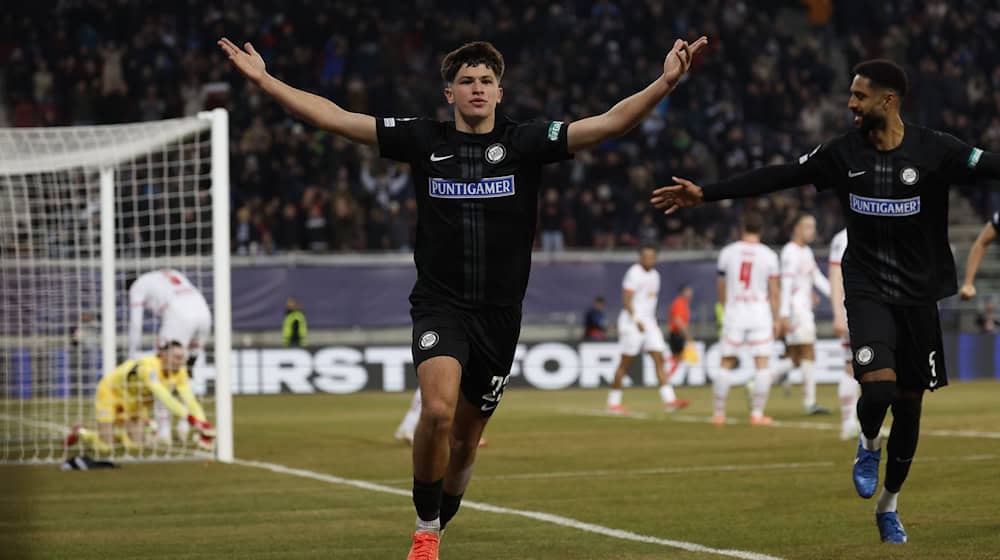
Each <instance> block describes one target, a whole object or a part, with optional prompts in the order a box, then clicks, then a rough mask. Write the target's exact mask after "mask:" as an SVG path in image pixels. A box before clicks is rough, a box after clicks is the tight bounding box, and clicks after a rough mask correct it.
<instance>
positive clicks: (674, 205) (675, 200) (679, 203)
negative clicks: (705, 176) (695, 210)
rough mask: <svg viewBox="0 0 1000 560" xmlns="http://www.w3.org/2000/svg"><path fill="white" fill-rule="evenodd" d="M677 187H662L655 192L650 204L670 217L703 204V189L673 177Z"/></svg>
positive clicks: (685, 180)
mask: <svg viewBox="0 0 1000 560" xmlns="http://www.w3.org/2000/svg"><path fill="white" fill-rule="evenodd" d="M671 178H672V179H673V180H674V181H676V182H677V184H676V185H670V186H669V187H660V188H658V189H656V190H655V191H653V196H652V197H651V198H650V199H649V202H651V203H652V204H653V206H654V207H656V208H659V209H660V210H663V213H664V214H667V215H670V214H673V213H674V212H676V211H677V210H679V209H681V208H691V207H694V206H698V205H699V204H701V203H702V193H701V187H699V186H698V185H696V184H694V183H692V182H691V181H688V180H687V179H682V178H680V177H671Z"/></svg>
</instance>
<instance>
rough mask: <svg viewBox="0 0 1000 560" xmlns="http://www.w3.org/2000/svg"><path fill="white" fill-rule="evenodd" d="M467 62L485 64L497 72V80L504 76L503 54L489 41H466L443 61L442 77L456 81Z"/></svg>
mask: <svg viewBox="0 0 1000 560" xmlns="http://www.w3.org/2000/svg"><path fill="white" fill-rule="evenodd" d="M466 64H468V65H469V66H479V65H480V64H485V65H486V67H487V68H489V69H490V70H493V73H494V74H496V76H497V81H500V79H501V78H503V69H504V62H503V55H502V54H500V51H498V50H497V48H496V47H494V46H493V44H492V43H489V42H487V41H476V42H474V43H466V44H464V45H462V46H461V47H458V48H457V49H455V50H453V51H451V52H450V53H448V54H446V55H445V57H444V60H442V61H441V78H442V79H443V80H444V81H446V82H448V83H451V82H453V81H455V75H457V74H458V71H459V70H460V69H461V68H462V66H464V65H466Z"/></svg>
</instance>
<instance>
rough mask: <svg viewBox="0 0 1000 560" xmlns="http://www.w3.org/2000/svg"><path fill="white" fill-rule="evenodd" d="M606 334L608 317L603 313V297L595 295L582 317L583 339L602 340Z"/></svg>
mask: <svg viewBox="0 0 1000 560" xmlns="http://www.w3.org/2000/svg"><path fill="white" fill-rule="evenodd" d="M607 336H608V319H607V317H605V315H604V297H602V296H597V297H595V298H594V303H593V305H591V307H590V309H588V310H587V313H586V315H585V316H584V319H583V339H584V340H588V341H598V340H604V339H606V338H607Z"/></svg>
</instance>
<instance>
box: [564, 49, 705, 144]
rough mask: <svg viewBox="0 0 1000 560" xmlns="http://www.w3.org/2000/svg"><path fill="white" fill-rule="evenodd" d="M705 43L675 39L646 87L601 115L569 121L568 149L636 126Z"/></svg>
mask: <svg viewBox="0 0 1000 560" xmlns="http://www.w3.org/2000/svg"><path fill="white" fill-rule="evenodd" d="M707 44H708V38H707V37H700V38H699V39H698V40H697V41H695V42H694V43H690V44H689V43H688V42H687V41H682V40H680V39H677V40H676V41H674V47H673V48H672V49H671V50H670V52H669V53H667V56H666V58H665V59H664V60H663V74H662V75H661V76H660V77H659V78H657V79H656V81H654V82H653V83H651V84H649V85H648V86H646V89H644V90H642V91H640V92H638V93H635V94H632V95H630V96H629V97H626V98H625V99H623V100H621V101H619V102H618V103H617V104H615V106H614V107H612V108H610V109H608V110H607V111H606V112H604V113H602V114H600V115H596V116H593V117H587V118H585V119H581V120H579V121H574V122H572V123H570V125H569V128H568V129H567V131H566V140H567V147H568V149H569V151H570V152H571V153H573V152H578V151H580V150H586V149H588V148H592V147H594V146H597V145H598V144H600V143H601V142H604V141H605V140H610V139H612V138H618V137H619V136H622V135H624V134H625V133H627V132H628V131H630V130H632V129H633V128H635V127H636V125H638V124H639V123H640V122H642V120H643V119H645V118H646V116H647V115H648V114H649V112H650V111H652V110H653V107H656V105H657V104H659V103H660V101H662V100H663V98H664V97H666V96H667V95H669V94H670V92H671V91H673V89H674V88H675V87H677V84H678V83H679V82H680V80H681V77H683V76H684V74H686V73H687V71H688V70H689V69H690V68H691V62H692V61H693V60H694V56H695V54H697V53H698V51H699V50H701V49H702V48H703V47H704V46H705V45H707Z"/></svg>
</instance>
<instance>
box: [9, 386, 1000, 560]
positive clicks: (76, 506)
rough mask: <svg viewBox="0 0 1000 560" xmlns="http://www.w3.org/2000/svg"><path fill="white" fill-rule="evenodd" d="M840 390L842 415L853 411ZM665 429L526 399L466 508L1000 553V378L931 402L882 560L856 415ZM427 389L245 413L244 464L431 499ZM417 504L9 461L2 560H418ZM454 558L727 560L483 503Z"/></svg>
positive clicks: (743, 542) (198, 468) (192, 471)
mask: <svg viewBox="0 0 1000 560" xmlns="http://www.w3.org/2000/svg"><path fill="white" fill-rule="evenodd" d="M834 391H835V388H834V387H830V386H824V387H821V389H820V402H821V403H822V404H825V405H827V406H830V407H831V408H834V409H836V407H835V405H836V395H835V393H834ZM678 393H679V394H680V395H681V396H682V397H685V398H691V399H692V400H693V401H694V404H693V405H692V407H691V408H690V409H689V410H686V411H683V413H675V414H672V415H667V414H663V413H662V412H660V411H659V408H658V406H657V395H656V392H655V390H652V389H632V390H626V392H625V404H626V405H627V406H629V407H630V408H632V410H633V411H635V412H637V413H638V414H637V415H636V416H634V417H628V418H621V417H608V416H602V415H600V414H599V413H600V411H601V410H602V408H603V405H604V400H605V397H606V393H605V392H604V391H594V390H589V391H588V390H567V391H558V392H541V391H533V390H526V389H511V390H509V391H508V393H507V395H506V396H505V398H504V401H503V405H502V406H501V407H500V408H499V409H498V412H497V414H496V416H495V417H494V419H493V421H492V423H491V425H490V426H489V428H488V430H487V438H488V440H489V446H488V447H487V448H485V449H483V450H481V451H480V455H479V460H478V465H477V469H476V475H475V476H474V478H473V481H472V485H471V486H470V488H469V490H468V492H467V494H466V499H467V500H471V501H475V502H480V503H485V504H490V505H493V506H499V507H502V508H508V509H509V510H518V511H534V512H543V513H548V514H554V515H558V516H562V517H566V518H571V519H573V520H576V521H578V522H581V523H589V524H594V525H600V526H602V527H606V528H610V529H617V530H624V531H630V532H632V533H635V534H638V535H644V536H649V537H656V538H659V539H668V540H670V541H680V542H686V543H692V544H699V545H704V546H706V547H711V548H712V549H732V550H738V551H744V552H749V553H758V554H762V555H770V556H774V557H779V558H789V559H792V558H794V559H838V558H846V559H851V560H864V559H875V558H879V559H883V558H890V559H891V558H900V559H903V558H905V559H906V560H919V559H935V560H937V559H997V558H1000V497H998V496H1000V468H998V467H1000V406H998V402H1000V383H997V382H989V381H985V382H975V383H963V384H955V385H953V386H951V387H948V388H946V389H944V390H942V391H939V392H937V393H934V394H929V395H928V396H927V398H926V400H925V403H924V421H923V434H922V437H921V441H920V446H919V449H918V451H917V460H916V461H915V463H914V465H913V469H912V471H911V473H910V478H909V480H908V481H907V483H906V485H905V486H904V489H903V493H902V494H901V496H900V517H901V519H902V520H903V523H904V525H905V526H906V529H907V531H908V533H909V537H910V542H909V543H908V544H906V545H903V546H889V545H882V544H880V543H879V542H878V532H877V530H876V528H875V524H874V514H873V513H872V512H873V508H874V501H873V500H867V501H866V500H861V499H860V498H858V497H857V496H856V495H855V494H854V490H853V487H852V485H851V481H850V469H851V462H852V460H853V455H854V446H855V443H854V442H842V441H840V440H839V439H838V435H839V431H838V429H837V427H838V425H839V419H838V418H839V417H838V416H837V415H836V414H834V416H828V417H811V418H806V417H803V416H802V415H801V412H800V393H799V392H798V388H795V389H794V390H793V394H792V396H791V397H785V396H784V395H783V394H782V391H781V389H780V388H776V389H775V390H774V391H772V395H771V402H770V405H769V409H768V411H769V413H770V414H771V415H773V416H774V417H775V418H776V419H777V420H780V421H783V423H782V425H780V426H775V427H750V426H748V425H746V422H745V421H746V412H745V411H746V403H745V399H744V398H743V391H742V389H741V388H734V389H733V391H732V392H731V394H730V400H729V413H730V418H732V419H734V420H738V421H739V423H737V424H733V425H728V426H724V427H721V428H720V427H715V426H712V425H710V424H708V423H706V420H707V417H708V415H709V409H710V393H709V391H708V390H707V389H704V388H702V389H685V388H681V389H679V390H678ZM409 398H410V395H409V394H380V393H362V394H356V395H344V396H336V395H313V396H296V395H283V396H261V397H240V398H237V399H236V400H235V402H234V409H235V413H236V422H235V426H236V441H235V446H236V454H237V456H238V457H239V458H241V459H244V460H254V461H261V462H268V463H275V464H280V465H284V466H286V467H289V468H292V469H302V470H307V471H311V472H314V473H319V474H322V475H332V476H334V477H342V478H347V479H353V480H363V481H369V482H374V483H378V484H380V485H382V486H385V487H391V488H397V489H399V490H402V491H404V492H405V491H407V490H408V489H409V486H410V483H409V473H410V452H409V448H408V447H406V446H405V445H402V444H399V443H397V442H395V441H394V440H393V439H392V433H393V431H394V429H395V427H396V424H397V422H398V421H399V419H400V418H401V417H402V415H403V413H404V411H405V409H406V407H407V406H408V403H409ZM413 519H414V513H413V508H412V505H411V502H410V499H409V498H408V496H406V495H398V494H392V493H386V492H378V491H373V490H365V489H361V488H358V487H355V486H350V485H344V484H337V483H331V482H329V481H322V480H314V479H308V478H302V477H298V476H292V475H289V474H279V473H274V472H271V471H268V470H264V469H261V468H255V467H251V466H245V465H224V464H218V463H213V462H205V461H198V462H178V463H155V464H131V463H130V464H126V465H125V466H124V467H123V468H122V469H119V470H115V471H92V472H65V473H64V472H60V471H59V470H58V468H56V467H55V466H53V465H44V466H10V465H8V466H0V558H17V559H27V558H45V559H49V558H52V559H63V558H72V559H74V560H84V559H107V558H128V559H153V558H162V559H167V558H169V559H172V560H176V559H187V558H190V559H214V558H239V559H244V558H246V559H278V558H281V559H297V558H301V559H306V558H317V559H318V558H324V559H328V558H335V559H375V560H380V559H396V560H402V559H403V558H405V556H406V552H407V550H408V547H409V537H410V533H411V531H412V527H413ZM441 558H442V559H445V560H452V559H454V560H463V559H494V558H497V559H506V558H516V559H538V560H564V559H566V560H568V559H574V560H581V559H592V560H598V559H600V560H610V559H615V560H625V559H628V560H639V559H658V560H659V559H664V558H670V559H708V558H724V556H720V555H718V554H715V553H709V552H697V551H691V550H682V549H678V548H673V547H670V546H665V545H664V544H662V543H661V544H651V543H643V542H634V541H629V540H622V539H619V538H615V537H613V536H609V535H605V534H600V533H595V532H592V531H587V530H583V529H581V528H578V527H577V528H574V527H565V526H559V525H555V524H551V523H547V522H543V521H539V520H535V519H530V518H527V517H523V516H521V515H516V514H512V513H510V512H509V511H505V512H503V513H496V512H484V511H478V510H473V509H463V510H462V511H461V512H460V513H459V515H458V517H457V518H456V519H455V521H454V522H453V523H452V524H451V525H450V526H449V529H448V532H447V535H446V536H445V538H444V541H443V544H442V549H441Z"/></svg>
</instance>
